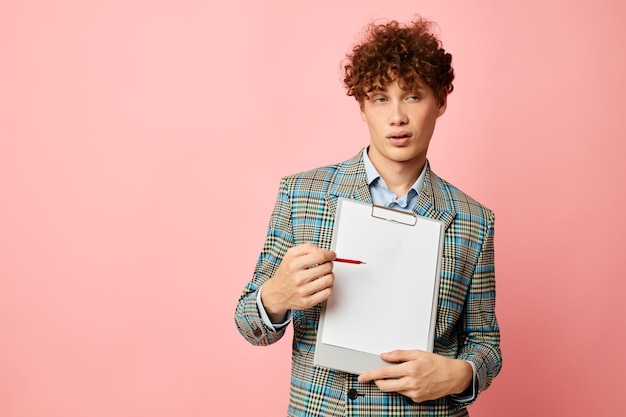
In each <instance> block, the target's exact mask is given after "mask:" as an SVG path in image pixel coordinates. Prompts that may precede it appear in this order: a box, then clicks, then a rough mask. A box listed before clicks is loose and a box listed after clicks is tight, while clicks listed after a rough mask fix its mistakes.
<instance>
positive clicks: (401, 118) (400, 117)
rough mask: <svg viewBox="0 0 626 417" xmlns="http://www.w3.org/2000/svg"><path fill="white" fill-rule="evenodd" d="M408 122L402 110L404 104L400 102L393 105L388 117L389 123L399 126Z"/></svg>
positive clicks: (405, 113) (404, 111)
mask: <svg viewBox="0 0 626 417" xmlns="http://www.w3.org/2000/svg"><path fill="white" fill-rule="evenodd" d="M408 122H409V118H408V116H407V112H406V110H405V108H404V103H403V102H402V101H399V102H395V103H393V105H392V106H391V113H390V115H389V123H390V124H391V125H394V126H399V125H404V124H407V123H408Z"/></svg>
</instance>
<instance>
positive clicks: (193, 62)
mask: <svg viewBox="0 0 626 417" xmlns="http://www.w3.org/2000/svg"><path fill="white" fill-rule="evenodd" d="M216 3H218V2H215V1H191V0H177V1H169V2H168V1H154V0H153V1H147V0H145V1H122V0H108V1H104V0H102V1H85V2H81V1H69V0H56V1H43V0H39V1H37V0H21V1H18V0H8V1H7V0H5V1H3V2H2V6H1V10H2V12H1V13H0V59H1V60H2V62H1V65H0V196H1V200H0V415H1V416H3V417H26V416H28V417H40V416H63V417H79V416H81V417H82V416H90V417H100V416H102V417H104V416H107V417H108V416H116V417H126V416H151V417H162V416H186V417H193V416H218V415H233V416H249V415H255V416H280V415H284V414H285V410H286V404H287V400H288V384H289V365H290V363H289V351H290V343H289V341H288V340H283V341H282V342H281V343H279V344H277V345H274V346H272V347H268V348H255V347H252V346H250V345H248V344H247V343H246V342H245V341H244V340H243V339H242V338H241V337H240V336H239V334H238V333H237V331H236V329H235V326H234V324H233V319H232V315H233V312H234V308H235V304H236V302H237V299H238V297H239V294H240V291H241V290H242V288H243V286H244V285H245V283H246V282H247V280H248V279H249V278H250V276H251V273H252V270H253V268H254V264H255V262H256V257H257V255H258V252H259V250H260V249H261V245H262V242H263V238H264V234H265V229H266V226H267V221H268V218H269V214H270V212H271V209H272V206H273V202H274V198H275V196H276V192H277V186H278V181H279V178H280V177H281V176H282V175H285V174H288V173H292V172H294V171H300V170H304V169H308V168H312V167H315V166H319V165H322V164H327V163H332V162H337V161H340V160H344V159H347V158H348V157H350V156H352V155H354V154H355V153H356V152H357V151H358V150H359V149H360V148H361V147H362V146H364V145H365V144H367V141H368V137H367V131H366V127H365V125H364V123H363V122H362V121H361V120H360V118H359V115H358V107H357V105H356V103H355V102H354V101H353V99H352V98H348V97H346V96H345V95H344V92H343V90H342V88H341V84H340V76H339V63H340V61H341V59H342V58H343V56H344V54H345V52H346V51H347V50H348V48H349V47H350V46H351V45H352V44H353V42H354V40H355V35H356V34H357V33H358V32H359V31H360V30H361V29H362V28H363V27H364V25H365V24H366V23H367V22H368V21H369V20H370V19H372V18H397V19H400V20H408V19H410V18H411V17H412V16H413V15H414V13H416V12H419V13H421V14H422V15H423V16H425V17H428V18H431V19H433V20H435V21H436V22H438V23H439V25H440V27H441V33H442V38H443V40H444V42H445V47H446V48H447V49H448V50H449V51H451V52H452V54H453V56H454V61H453V63H454V66H455V68H456V71H457V79H456V81H455V86H456V89H455V91H454V93H453V94H452V95H451V97H450V101H449V106H448V111H447V113H446V114H445V115H444V116H443V118H442V119H441V120H440V123H439V125H438V129H437V131H436V134H435V137H434V139H433V144H432V147H431V152H430V160H431V162H432V165H433V167H434V169H435V171H436V172H438V173H439V174H440V175H442V176H444V177H445V178H447V179H449V180H450V181H452V182H453V183H455V184H456V185H458V186H459V187H461V188H463V189H464V190H466V191H467V192H469V193H470V194H471V195H473V196H474V197H476V198H477V199H479V200H480V201H482V202H484V203H485V204H486V205H488V206H489V207H491V208H492V209H494V210H495V212H496V217H497V222H496V255H497V272H498V274H497V275H498V304H497V310H498V314H499V318H500V323H501V327H502V337H503V341H502V348H503V352H504V368H503V371H502V374H501V375H500V377H498V378H497V379H496V380H495V382H494V385H493V386H492V387H491V389H490V390H488V391H487V392H485V393H484V394H483V395H482V396H481V398H480V399H479V401H478V402H477V403H476V404H475V405H474V406H472V407H471V411H472V415H473V416H493V417H495V416H507V417H511V416H512V417H515V416H520V417H521V416H565V415H567V416H589V415H621V414H622V413H623V405H622V403H621V401H620V400H621V399H622V396H623V392H624V389H625V388H626V384H625V383H624V374H625V373H626V361H625V360H624V359H623V349H624V345H625V343H626V331H624V328H623V317H624V313H623V308H622V306H623V305H624V302H625V301H624V296H623V294H624V291H626V284H625V283H624V282H625V278H626V276H625V275H626V274H625V273H624V267H623V265H624V257H625V253H624V243H623V241H624V236H625V235H626V227H625V221H624V217H623V215H622V212H623V207H624V203H625V190H626V186H625V185H624V182H625V181H624V180H625V168H624V162H623V158H624V152H625V151H626V149H625V146H624V142H623V141H624V114H623V112H624V97H625V96H626V87H625V86H626V83H625V82H624V79H623V77H624V73H626V58H625V55H624V39H626V28H625V25H624V18H625V17H626V6H625V4H626V3H624V2H622V1H620V0H615V1H609V0H598V1H578V2H572V1H568V0H561V1H556V0H527V1H523V2H497V1H486V0H474V1H462V0H448V1H435V0H433V1H415V0H412V1H408V0H404V1H400V0H386V1H383V2H381V1H378V0H350V1H348V0H345V1H334V0H333V1H331V0H325V1H322V0H318V1H315V2H314V1H293V0H266V1H260V2H258V1H253V0H230V1H225V2H219V3H218V4H216ZM290 336H291V333H289V335H288V338H289V339H290Z"/></svg>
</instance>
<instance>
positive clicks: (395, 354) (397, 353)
mask: <svg viewBox="0 0 626 417" xmlns="http://www.w3.org/2000/svg"><path fill="white" fill-rule="evenodd" d="M420 354H421V351H419V350H394V351H391V352H385V353H381V354H380V357H381V359H382V360H384V361H386V362H391V363H402V362H407V361H410V360H413V359H417V358H418V357H419V355H420Z"/></svg>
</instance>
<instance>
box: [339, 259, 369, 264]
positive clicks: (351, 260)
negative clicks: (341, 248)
mask: <svg viewBox="0 0 626 417" xmlns="http://www.w3.org/2000/svg"><path fill="white" fill-rule="evenodd" d="M335 262H344V263H347V264H364V263H365V262H363V261H357V260H354V259H345V258H336V259H335Z"/></svg>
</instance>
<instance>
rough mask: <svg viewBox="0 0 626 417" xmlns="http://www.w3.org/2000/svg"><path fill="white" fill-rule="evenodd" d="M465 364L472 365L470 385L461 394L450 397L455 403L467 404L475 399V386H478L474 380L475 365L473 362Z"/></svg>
mask: <svg viewBox="0 0 626 417" xmlns="http://www.w3.org/2000/svg"><path fill="white" fill-rule="evenodd" d="M466 362H467V363H469V364H470V365H472V383H471V384H470V386H469V387H468V388H467V389H466V390H465V391H463V392H462V393H460V394H452V395H450V398H452V400H453V401H456V402H457V403H469V402H472V401H474V400H475V399H476V386H477V385H478V384H477V382H478V381H477V379H476V365H474V362H471V361H466Z"/></svg>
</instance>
